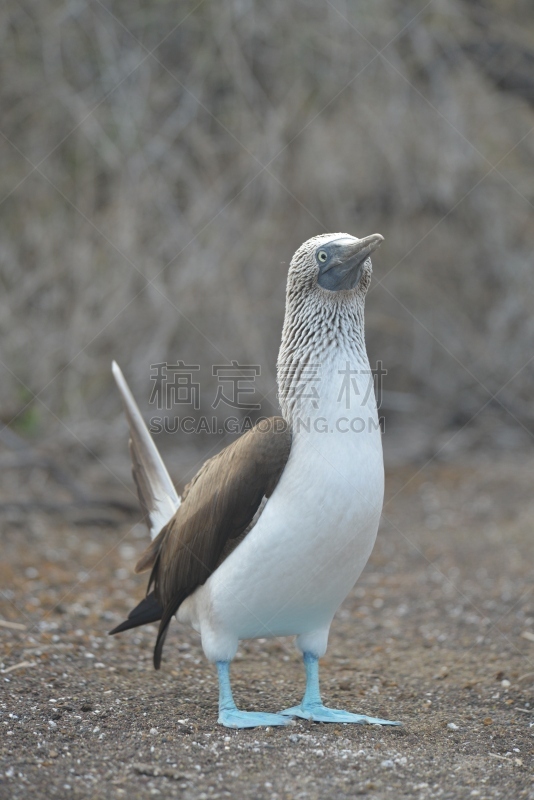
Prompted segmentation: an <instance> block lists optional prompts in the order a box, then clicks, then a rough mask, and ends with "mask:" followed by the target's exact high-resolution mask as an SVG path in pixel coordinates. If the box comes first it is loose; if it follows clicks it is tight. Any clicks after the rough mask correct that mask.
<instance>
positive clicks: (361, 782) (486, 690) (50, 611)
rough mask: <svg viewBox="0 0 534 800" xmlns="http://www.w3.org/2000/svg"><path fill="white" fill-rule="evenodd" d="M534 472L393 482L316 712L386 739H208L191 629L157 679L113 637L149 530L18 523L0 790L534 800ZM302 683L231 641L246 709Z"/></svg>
mask: <svg viewBox="0 0 534 800" xmlns="http://www.w3.org/2000/svg"><path fill="white" fill-rule="evenodd" d="M532 467H533V464H532V462H528V461H526V460H523V461H518V460H516V461H514V462H511V461H510V462H506V461H503V460H500V459H497V458H492V459H488V460H486V461H482V460H480V462H478V463H470V464H462V465H451V464H448V465H443V464H442V465H439V466H436V465H435V466H432V467H429V468H427V469H425V470H423V471H422V472H420V473H418V474H416V472H417V470H416V468H413V467H411V468H403V469H398V470H396V471H394V472H393V473H391V474H390V475H389V476H388V497H389V498H390V500H389V502H388V504H387V506H386V509H385V516H384V519H383V524H382V527H381V531H380V533H379V538H378V543H377V545H376V548H375V551H374V553H373V556H372V559H371V561H370V563H369V565H368V567H367V569H366V570H365V572H364V574H363V576H362V578H361V580H360V581H359V583H358V585H357V587H356V588H355V589H354V591H353V592H352V593H351V595H350V596H349V598H347V600H346V601H345V603H344V604H343V606H342V608H341V609H340V611H339V612H338V614H337V617H336V619H335V620H334V624H333V626H332V633H331V639H330V646H329V650H328V653H327V656H326V657H325V658H324V659H323V660H322V687H323V695H324V699H325V701H326V702H327V703H328V704H329V705H332V706H338V707H343V708H347V709H350V710H354V711H359V712H364V713H367V714H371V715H377V716H383V717H388V718H390V719H398V720H402V722H403V723H404V726H403V727H402V728H399V729H394V728H380V727H376V726H360V725H355V726H349V725H333V726H326V725H320V724H312V723H307V722H303V721H296V722H295V723H294V724H292V725H291V726H290V727H288V728H286V729H273V730H269V729H267V730H260V729H258V730H248V731H230V730H227V729H224V728H222V727H220V726H219V725H217V686H216V680H215V675H214V669H213V667H212V666H211V665H210V664H208V663H207V662H206V660H205V658H204V656H203V653H202V650H201V647H200V644H199V639H198V637H197V635H196V634H194V633H193V632H191V631H189V630H187V629H185V628H183V627H182V626H180V625H179V624H178V623H175V624H174V625H173V627H172V631H171V633H170V635H169V637H168V640H167V645H166V648H165V652H164V663H163V667H162V669H161V671H160V672H159V673H157V672H155V671H154V670H153V668H152V664H151V657H152V645H153V642H154V638H155V627H154V626H150V627H149V628H145V629H143V630H140V631H132V632H129V633H126V634H123V635H122V636H120V637H116V638H111V637H108V636H107V631H108V630H109V629H110V628H111V627H113V625H114V624H116V622H118V621H119V620H121V619H122V618H123V617H124V615H125V613H127V611H128V610H129V609H130V608H131V607H132V606H133V605H134V604H135V603H136V602H137V601H138V600H139V599H140V598H141V597H142V595H143V592H144V585H145V576H138V577H137V576H133V570H132V568H133V564H134V563H135V560H136V557H137V555H138V554H139V553H140V551H141V550H142V549H143V547H144V544H145V542H146V533H145V530H144V529H143V528H142V527H141V526H140V525H139V524H132V521H130V522H129V523H125V522H124V521H122V522H121V523H120V524H119V525H118V526H115V527H112V526H108V527H103V525H102V524H97V522H98V521H97V520H94V524H89V523H90V521H89V520H87V521H86V524H82V525H80V524H78V525H74V524H72V523H67V522H66V521H65V520H61V519H59V518H58V517H51V516H46V517H45V516H43V515H42V514H34V515H30V516H20V515H19V516H17V515H16V514H15V512H13V515H12V517H11V518H10V519H7V518H4V521H3V535H2V555H3V558H2V564H1V581H2V583H1V585H2V593H3V598H2V604H1V609H0V611H1V616H2V618H3V620H4V621H9V622H11V623H16V624H18V625H19V626H21V627H19V628H15V627H5V625H2V626H1V627H0V638H1V640H2V654H1V661H2V664H1V667H2V670H3V672H2V674H1V675H0V681H1V683H2V686H3V687H4V688H3V692H2V696H1V698H0V701H1V727H2V739H1V744H0V747H1V750H0V752H1V761H0V764H1V766H0V772H1V775H0V797H1V798H2V799H3V798H10V799H12V800H16V799H17V798H28V797H32V798H51V797H59V798H71V797H72V798H127V800H133V798H144V797H148V796H152V795H154V796H161V797H165V798H174V797H176V798H182V797H183V798H195V799H198V800H201V798H222V797H243V798H269V799H271V798H272V799H273V800H274V798H280V799H282V798H284V800H289V799H290V798H295V799H296V798H310V799H311V798H354V797H356V796H362V797H369V798H399V797H408V798H421V799H422V800H423V799H426V798H451V799H452V798H454V800H457V799H459V800H462V799H463V798H473V797H476V798H480V800H482V799H483V798H506V800H509V799H510V800H515V799H516V798H517V799H519V798H530V800H532V798H534V784H533V783H532V779H533V778H532V763H533V754H534V738H533V737H534V598H533V596H532V578H533V576H534V566H533V555H534V545H533V540H532V528H533V522H534V494H533V492H532V483H533V480H532V477H533V473H534V471H533V469H532ZM397 492H399V494H397ZM17 513H19V512H17ZM101 522H102V521H101ZM22 626H24V627H22ZM303 683H304V681H303V670H302V668H301V664H300V661H299V657H298V654H297V652H296V651H295V650H294V647H293V644H292V642H291V641H290V640H288V639H283V640H269V641H263V640H260V641H254V642H244V643H243V645H242V647H241V649H240V652H239V655H238V658H237V659H236V661H235V663H234V666H233V684H234V689H235V695H236V699H237V701H238V703H239V705H240V706H241V707H242V708H244V709H258V710H269V711H276V710H279V709H280V708H282V707H285V706H288V705H293V704H295V702H297V701H298V700H299V698H300V694H301V692H302V690H303ZM531 726H532V727H531Z"/></svg>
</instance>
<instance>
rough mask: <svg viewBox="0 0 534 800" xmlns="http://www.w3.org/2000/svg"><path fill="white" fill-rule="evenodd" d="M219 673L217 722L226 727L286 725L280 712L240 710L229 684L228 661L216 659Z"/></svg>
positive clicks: (286, 720) (284, 718) (286, 721)
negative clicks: (266, 712)
mask: <svg viewBox="0 0 534 800" xmlns="http://www.w3.org/2000/svg"><path fill="white" fill-rule="evenodd" d="M217 672H218V674H219V720H218V721H219V722H220V724H221V725H224V726H225V727H227V728H257V727H269V726H272V725H288V724H289V720H288V719H287V717H284V716H282V715H281V714H263V713H262V712H260V711H240V710H239V709H238V708H237V706H236V704H235V702H234V696H233V694H232V687H231V686H230V662H229V661H217Z"/></svg>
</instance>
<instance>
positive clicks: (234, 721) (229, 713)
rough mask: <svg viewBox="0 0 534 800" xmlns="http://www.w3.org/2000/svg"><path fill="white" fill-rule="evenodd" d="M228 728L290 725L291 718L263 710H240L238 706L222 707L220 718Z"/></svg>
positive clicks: (222, 723) (221, 722)
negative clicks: (263, 711) (266, 712)
mask: <svg viewBox="0 0 534 800" xmlns="http://www.w3.org/2000/svg"><path fill="white" fill-rule="evenodd" d="M218 722H219V723H220V724H221V725H224V726H225V727H226V728H260V727H261V728H267V727H269V728H270V727H273V726H274V725H289V722H290V720H289V719H288V718H287V717H285V716H282V715H281V714H264V713H262V712H261V711H239V709H237V708H227V709H221V710H220V711H219V720H218Z"/></svg>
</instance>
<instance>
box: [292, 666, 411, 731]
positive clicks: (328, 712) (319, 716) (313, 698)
mask: <svg viewBox="0 0 534 800" xmlns="http://www.w3.org/2000/svg"><path fill="white" fill-rule="evenodd" d="M303 659H304V667H305V669H306V690H305V692H304V697H303V698H302V702H301V704H300V706H294V707H293V708H287V709H286V710H285V711H282V712H281V713H282V714H284V715H287V716H288V717H301V718H302V719H309V720H312V722H357V723H360V724H365V723H367V724H369V725H401V724H402V723H401V722H390V721H389V720H387V719H377V718H376V717H366V716H365V715H363V714H352V713H351V712H350V711H340V710H337V709H335V708H327V707H326V706H324V705H323V703H322V700H321V692H320V689H319V659H318V658H317V657H316V656H314V655H312V654H311V653H304V656H303Z"/></svg>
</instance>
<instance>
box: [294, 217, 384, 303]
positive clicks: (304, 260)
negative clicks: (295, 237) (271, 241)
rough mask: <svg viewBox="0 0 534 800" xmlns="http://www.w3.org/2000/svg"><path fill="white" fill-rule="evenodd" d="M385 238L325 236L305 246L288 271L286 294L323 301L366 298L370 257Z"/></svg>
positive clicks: (339, 234) (306, 243)
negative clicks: (308, 296) (353, 296)
mask: <svg viewBox="0 0 534 800" xmlns="http://www.w3.org/2000/svg"><path fill="white" fill-rule="evenodd" d="M383 241H384V237H383V236H381V235H380V234H379V233H373V234H371V236H366V237H365V238H364V239H358V238H357V237H356V236H350V235H349V234H348V233H324V234H321V235H320V236H314V237H313V239H308V241H307V242H304V244H302V245H301V246H300V247H299V249H298V250H297V252H296V253H295V255H294V256H293V258H292V259H291V264H290V267H289V274H288V292H290V293H292V290H296V291H297V292H298V293H299V294H300V293H306V294H308V293H310V292H312V293H314V294H316V295H317V294H318V295H320V296H321V298H322V299H323V301H324V300H326V299H328V298H330V299H335V298H337V297H339V298H341V297H343V298H346V297H347V295H348V293H351V294H352V293H355V294H357V295H359V296H361V297H363V296H365V293H366V292H367V289H368V288H369V284H370V282H371V273H372V269H373V268H372V264H371V253H372V252H373V251H374V250H376V249H377V247H380V245H381V244H382V242H383Z"/></svg>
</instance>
